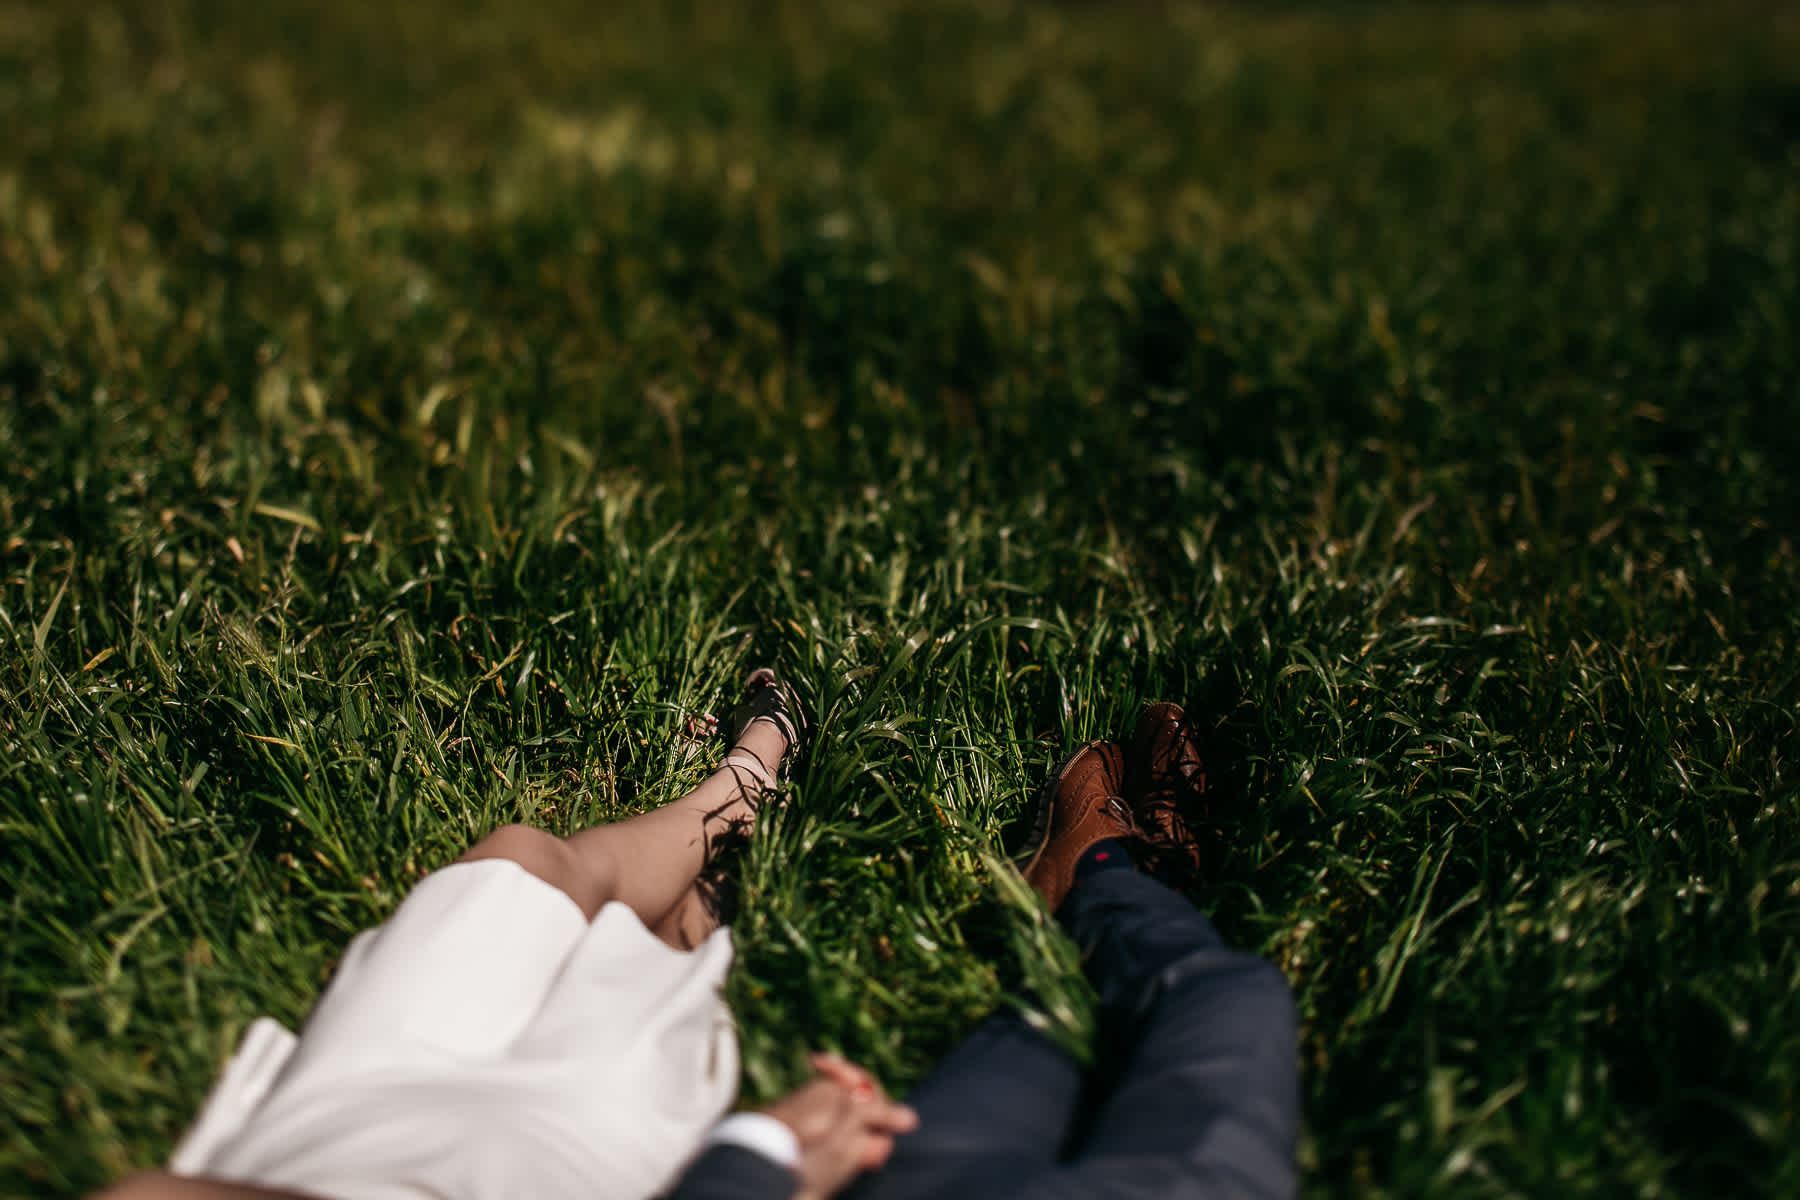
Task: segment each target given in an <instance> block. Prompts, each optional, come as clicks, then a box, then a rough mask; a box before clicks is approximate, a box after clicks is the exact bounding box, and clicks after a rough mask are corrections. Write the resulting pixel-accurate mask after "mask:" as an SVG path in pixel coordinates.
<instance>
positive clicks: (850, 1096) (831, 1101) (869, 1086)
mask: <svg viewBox="0 0 1800 1200" xmlns="http://www.w3.org/2000/svg"><path fill="white" fill-rule="evenodd" d="M812 1065H813V1069H814V1070H815V1071H817V1072H818V1074H817V1075H815V1076H814V1077H813V1078H812V1079H811V1080H810V1081H808V1082H807V1083H805V1084H802V1085H801V1086H800V1087H799V1088H796V1089H795V1090H794V1091H792V1092H789V1093H788V1094H787V1095H786V1096H783V1097H782V1098H781V1099H780V1100H777V1101H776V1102H775V1103H773V1104H771V1105H769V1106H768V1107H767V1108H765V1109H763V1111H764V1112H766V1113H767V1114H768V1115H770V1116H771V1117H774V1118H775V1119H776V1120H778V1121H780V1122H781V1123H782V1124H784V1125H786V1126H787V1127H788V1128H789V1129H791V1130H793V1131H794V1136H795V1137H796V1138H798V1139H799V1142H800V1162H799V1164H798V1165H797V1166H796V1168H795V1170H796V1172H797V1173H798V1174H799V1176H800V1189H799V1191H797V1192H796V1193H795V1200H825V1198H826V1197H828V1196H833V1195H836V1194H837V1193H838V1192H839V1191H841V1190H842V1189H843V1188H844V1187H845V1186H847V1185H848V1184H849V1183H850V1181H851V1180H852V1179H854V1178H856V1176H857V1175H858V1174H859V1173H860V1172H863V1171H869V1170H873V1169H874V1168H876V1167H879V1166H880V1165H881V1164H883V1163H885V1162H886V1161H887V1158H888V1155H889V1154H890V1153H892V1151H893V1149H894V1138H895V1136H896V1135H898V1134H902V1133H910V1132H912V1130H914V1129H916V1128H917V1127H918V1124H919V1118H918V1116H917V1115H916V1114H914V1112H913V1110H912V1109H910V1108H908V1107H906V1105H904V1104H898V1103H896V1102H894V1101H892V1100H889V1099H888V1098H887V1096H886V1095H885V1094H883V1092H882V1090H881V1085H880V1084H878V1083H876V1082H875V1077H874V1076H872V1075H870V1074H869V1073H868V1072H867V1071H865V1070H863V1069H862V1068H861V1067H859V1066H856V1065H855V1064H854V1063H850V1062H847V1061H845V1060H844V1059H842V1058H839V1057H838V1056H837V1055H835V1054H815V1055H813V1056H812Z"/></svg>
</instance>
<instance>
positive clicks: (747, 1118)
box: [701, 1112, 800, 1171]
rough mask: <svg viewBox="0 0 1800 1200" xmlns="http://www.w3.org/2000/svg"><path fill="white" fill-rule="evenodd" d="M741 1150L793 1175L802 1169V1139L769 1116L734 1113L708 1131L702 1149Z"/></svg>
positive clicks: (755, 1113) (754, 1113)
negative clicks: (738, 1147) (791, 1172)
mask: <svg viewBox="0 0 1800 1200" xmlns="http://www.w3.org/2000/svg"><path fill="white" fill-rule="evenodd" d="M721 1144H723V1145H727V1146H742V1147H743V1148H744V1149H746V1150H748V1151H750V1152H751V1153H753V1154H760V1155H762V1156H763V1157H764V1158H766V1159H768V1160H769V1161H770V1162H772V1163H774V1164H775V1165H776V1166H780V1167H786V1168H788V1169H789V1170H790V1171H791V1170H793V1169H794V1168H795V1167H797V1166H799V1165H800V1139H799V1138H798V1137H796V1136H795V1135H794V1131H793V1130H791V1129H789V1128H788V1127H787V1126H786V1125H784V1124H782V1122H781V1121H780V1120H779V1119H777V1118H775V1117H771V1116H770V1115H769V1114H768V1113H759V1112H740V1113H732V1114H731V1115H730V1116H729V1117H726V1118H725V1119H724V1120H723V1121H720V1122H719V1123H718V1124H717V1125H714V1126H713V1127H712V1128H711V1129H710V1130H708V1131H707V1134H706V1140H705V1141H704V1142H702V1143H701V1147H702V1149H704V1148H705V1147H707V1146H717V1145H721Z"/></svg>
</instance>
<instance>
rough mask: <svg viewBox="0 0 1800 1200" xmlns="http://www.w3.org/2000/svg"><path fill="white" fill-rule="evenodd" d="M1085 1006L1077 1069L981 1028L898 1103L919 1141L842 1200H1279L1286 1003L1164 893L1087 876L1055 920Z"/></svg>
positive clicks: (1145, 881)
mask: <svg viewBox="0 0 1800 1200" xmlns="http://www.w3.org/2000/svg"><path fill="white" fill-rule="evenodd" d="M1057 915H1058V917H1059V918H1060V919H1061V920H1062V922H1063V924H1064V926H1065V927H1066V928H1067V929H1068V931H1069V934H1070V936H1072V937H1073V938H1074V939H1075V942H1076V944H1077V945H1078V946H1080V947H1081V952H1082V958H1083V961H1084V963H1085V964H1086V969H1087V973H1088V977H1089V978H1090V979H1091V980H1092V981H1093V983H1094V987H1095V990H1096V991H1097V992H1098V993H1099V999H1100V1009H1099V1027H1100V1028H1099V1034H1100V1042H1099V1046H1098V1047H1097V1052H1096V1062H1095V1065H1094V1067H1093V1068H1091V1069H1089V1070H1087V1071H1084V1070H1083V1069H1082V1067H1081V1065H1080V1064H1079V1063H1077V1062H1076V1061H1075V1060H1074V1059H1072V1058H1070V1057H1069V1056H1068V1055H1066V1054H1064V1053H1063V1052H1062V1051H1061V1050H1059V1049H1057V1048H1056V1046H1055V1045H1054V1044H1053V1043H1052V1042H1051V1041H1049V1040H1048V1039H1047V1038H1045V1037H1044V1036H1043V1035H1042V1034H1040V1033H1038V1032H1036V1031H1035V1030H1033V1029H1031V1028H1030V1027H1029V1026H1028V1025H1026V1024H1025V1023H1024V1021H1023V1020H1021V1019H1020V1018H1019V1017H1018V1016H1017V1015H1016V1014H1013V1013H999V1014H996V1015H994V1016H992V1017H990V1018H988V1020H987V1021H985V1022H983V1023H982V1024H981V1025H980V1026H979V1027H977V1028H976V1030H975V1031H974V1033H972V1034H971V1035H970V1036H969V1037H968V1038H967V1039H966V1040H964V1041H963V1042H962V1043H961V1044H960V1045H959V1046H958V1047H957V1048H956V1049H955V1050H953V1051H951V1052H950V1054H949V1055H948V1056H947V1057H946V1058H945V1059H944V1061H943V1062H941V1063H940V1064H939V1065H938V1067H937V1069H936V1070H935V1071H933V1072H932V1074H931V1075H930V1077H929V1078H927V1079H926V1080H925V1082H924V1083H922V1084H920V1085H919V1087H918V1089H917V1090H916V1091H915V1092H913V1094H912V1095H911V1096H909V1097H908V1098H907V1100H908V1103H910V1104H911V1105H912V1106H913V1107H914V1108H916V1109H917V1110H918V1113H919V1129H918V1131H917V1132H916V1133H913V1134H911V1135H909V1136H907V1137H904V1138H902V1139H900V1140H899V1142H898V1143H897V1144H896V1145H895V1147H894V1154H893V1157H892V1158H891V1159H890V1160H889V1162H888V1165H887V1166H886V1167H884V1168H883V1169H882V1170H881V1171H879V1172H877V1173H875V1174H873V1175H870V1176H868V1177H866V1178H865V1179H864V1180H863V1181H862V1182H861V1183H859V1184H858V1185H857V1187H856V1188H855V1189H853V1191H852V1193H851V1194H852V1195H853V1196H854V1197H856V1200H925V1198H927V1197H931V1198H934V1200H955V1198H959V1197H967V1198H969V1200H1059V1198H1062V1197H1068V1198H1070V1200H1075V1198H1077V1197H1079V1198H1080V1200H1096V1198H1120V1200H1123V1198H1126V1197H1146V1198H1148V1197H1155V1198H1156V1200H1182V1198H1186V1197H1194V1198H1196V1200H1198V1198H1200V1197H1221V1196H1224V1197H1257V1198H1259V1200H1260V1198H1264V1197H1289V1196H1292V1195H1294V1193H1295V1191H1296V1190H1297V1180H1296V1177H1295V1167H1294V1143H1295V1138H1296V1136H1297V1134H1298V1131H1299V1122H1300V1111H1299V1110H1300V1097H1299V1069H1298V1064H1297V1060H1296V1054H1297V1046H1296V1040H1295V1039H1296V1030H1295V1019H1294V1003H1293V997H1292V995H1291V993H1290V992H1289V990H1288V985H1287V981H1286V980H1285V979H1284V978H1283V977H1282V975H1281V972H1280V971H1278V970H1276V969H1275V967H1274V966H1272V965H1271V964H1269V963H1267V962H1265V961H1263V960H1262V959H1259V958H1256V957H1254V956H1252V955H1248V954H1242V953H1239V952H1237V951H1234V950H1232V949H1230V948H1229V947H1227V946H1226V945H1225V943H1224V942H1223V941H1222V940H1221V939H1220V938H1219V935H1218V933H1217V931H1215V930H1214V929H1213V927H1212V922H1211V921H1208V920H1207V919H1206V917H1205V916H1204V915H1203V914H1202V913H1200V912H1199V911H1198V910H1197V909H1195V908H1194V906H1193V905H1191V904H1189V903H1188V902H1187V900H1185V899H1183V898H1182V897H1181V896H1180V895H1179V894H1177V893H1175V892H1173V891H1171V890H1169V889H1168V888H1166V887H1164V886H1163V885H1162V884H1160V883H1158V882H1157V881H1156V880H1154V879H1151V878H1149V877H1148V876H1145V875H1141V874H1139V873H1138V872H1136V871H1132V870H1108V871H1101V872H1098V873H1096V874H1094V875H1092V876H1090V877H1089V878H1088V879H1086V880H1084V881H1083V882H1081V883H1080V884H1078V885H1077V886H1076V888H1075V890H1074V891H1072V892H1071V893H1070V894H1069V898H1068V899H1067V900H1066V901H1065V902H1064V903H1063V906H1062V908H1061V909H1060V910H1059V911H1058V914H1057Z"/></svg>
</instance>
